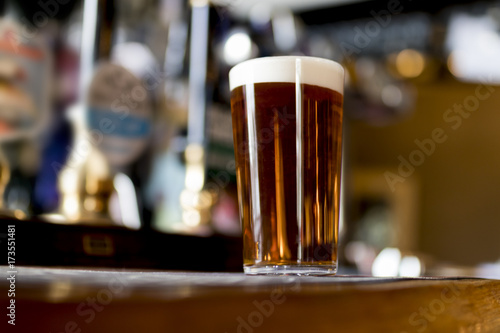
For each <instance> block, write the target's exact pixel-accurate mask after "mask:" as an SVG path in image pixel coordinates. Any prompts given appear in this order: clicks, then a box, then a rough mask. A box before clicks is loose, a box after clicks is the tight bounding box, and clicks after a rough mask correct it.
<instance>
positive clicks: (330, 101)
mask: <svg viewBox="0 0 500 333" xmlns="http://www.w3.org/2000/svg"><path fill="white" fill-rule="evenodd" d="M229 84H230V89H231V113H232V121H233V139H234V149H235V158H236V176H237V186H238V201H239V212H240V219H241V222H242V229H243V244H244V245H243V246H244V248H243V260H244V271H245V273H247V274H298V275H302V274H303V275H322V274H335V273H336V271H337V239H338V222H339V201H340V200H339V199H340V169H341V155H342V148H341V147H342V103H343V86H344V70H343V68H342V66H341V65H339V64H338V63H336V62H333V61H330V60H326V59H320V58H313V57H295V56H284V57H267V58H257V59H252V60H248V61H246V62H243V63H240V64H238V65H236V66H235V67H234V68H232V69H231V71H230V72H229Z"/></svg>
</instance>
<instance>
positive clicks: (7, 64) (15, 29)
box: [0, 18, 51, 219]
mask: <svg viewBox="0 0 500 333" xmlns="http://www.w3.org/2000/svg"><path fill="white" fill-rule="evenodd" d="M31 37H32V38H27V37H26V35H25V34H23V33H22V29H21V27H20V26H19V25H18V24H17V23H15V22H14V21H13V20H10V19H7V18H1V19H0V145H1V146H0V216H3V217H9V218H17V219H24V218H26V217H27V215H28V214H29V206H30V198H29V197H30V196H29V191H28V190H27V189H25V188H23V187H22V186H17V188H15V187H16V186H13V185H12V184H9V186H10V188H9V191H8V193H6V188H7V184H8V183H9V180H10V179H11V170H12V168H25V169H26V166H27V165H30V164H31V165H33V164H34V165H36V164H37V159H38V158H39V156H38V151H37V149H36V148H35V147H36V145H37V142H38V141H39V140H38V138H39V137H40V135H41V134H42V133H43V131H45V130H46V128H47V125H48V120H49V110H50V108H49V91H50V86H51V60H50V54H49V52H48V51H47V49H46V47H45V45H44V44H43V42H42V41H41V39H40V38H38V37H37V36H35V37H33V36H31ZM27 156H29V157H28V158H27ZM31 171H32V170H31ZM28 172H30V170H28ZM6 199H7V200H6Z"/></svg>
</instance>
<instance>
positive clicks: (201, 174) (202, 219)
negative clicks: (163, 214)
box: [180, 0, 216, 233]
mask: <svg viewBox="0 0 500 333" xmlns="http://www.w3.org/2000/svg"><path fill="white" fill-rule="evenodd" d="M208 32H209V2H208V0H192V1H191V35H190V58H189V104H188V130H187V147H186V150H185V159H186V179H185V189H184V190H183V191H182V193H181V196H180V203H181V207H182V210H183V212H182V223H181V229H183V231H186V232H188V233H207V232H209V230H210V228H209V227H208V224H209V222H210V220H211V208H212V206H213V204H214V202H215V200H216V198H215V196H214V195H213V194H212V193H211V192H210V191H208V190H207V189H204V185H205V172H206V167H205V146H204V144H205V119H206V107H207V106H206V100H207V97H206V74H207V60H208V56H207V52H208Z"/></svg>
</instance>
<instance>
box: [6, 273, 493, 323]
mask: <svg viewBox="0 0 500 333" xmlns="http://www.w3.org/2000/svg"><path fill="white" fill-rule="evenodd" d="M0 270H1V271H2V276H3V277H4V278H2V281H3V282H2V286H4V287H6V288H2V290H3V291H2V293H1V295H0V300H1V304H2V307H1V308H2V309H3V310H2V311H3V312H4V314H3V315H2V316H1V317H2V318H3V319H2V321H3V322H2V327H6V330H1V331H2V332H47V333H50V332H51V333H60V332H65V333H66V332H69V333H77V332H148V333H149V332H220V333H226V332H227V333H229V332H238V333H253V332H384V333H385V332H393V333H404V332H406V333H410V332H460V333H465V332H500V281H497V280H485V279H468V278H421V279H410V278H408V279H405V278H397V279H395V278H394V279H393V278H371V277H355V276H335V277H333V276H328V277H297V276H245V275H243V274H242V273H186V272H163V271H162V272H154V271H131V270H128V271H122V270H103V269H99V270H97V269H96V270H87V269H66V268H65V269H57V268H34V267H33V268H32V267H17V268H16V270H17V272H16V273H15V274H14V275H15V298H11V297H8V290H7V289H9V287H12V286H11V285H9V282H12V280H11V281H7V280H6V279H5V277H9V276H11V274H12V273H9V269H8V267H6V266H2V267H1V269H0ZM6 281H7V283H6ZM11 299H15V326H13V325H10V324H8V323H7V321H8V320H9V317H8V316H5V314H6V312H7V311H9V310H8V309H6V306H8V305H9V302H10V300H11ZM7 313H8V312H7Z"/></svg>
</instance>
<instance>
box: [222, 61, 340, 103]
mask: <svg viewBox="0 0 500 333" xmlns="http://www.w3.org/2000/svg"><path fill="white" fill-rule="evenodd" d="M262 82H291V83H296V82H300V83H301V84H310V85H315V86H320V87H325V88H329V89H332V90H335V91H337V92H339V93H341V94H343V93H344V68H343V67H342V66H341V65H340V64H338V63H336V62H335V61H331V60H327V59H322V58H315V57H299V56H281V57H266V58H256V59H252V60H248V61H245V62H242V63H240V64H238V65H236V66H234V67H233V68H232V69H231V70H230V71H229V87H230V89H231V90H233V89H234V88H236V87H239V86H242V85H247V84H253V83H262Z"/></svg>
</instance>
